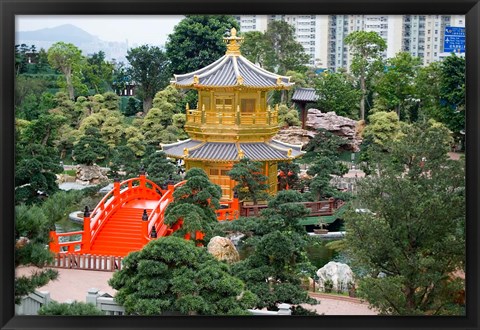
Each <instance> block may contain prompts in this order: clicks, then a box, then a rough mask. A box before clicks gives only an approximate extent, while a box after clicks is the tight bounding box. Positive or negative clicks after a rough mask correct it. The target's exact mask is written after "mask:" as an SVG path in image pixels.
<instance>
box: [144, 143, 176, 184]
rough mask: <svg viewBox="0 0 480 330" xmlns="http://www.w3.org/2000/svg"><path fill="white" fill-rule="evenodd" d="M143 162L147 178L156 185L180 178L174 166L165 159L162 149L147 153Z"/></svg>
mask: <svg viewBox="0 0 480 330" xmlns="http://www.w3.org/2000/svg"><path fill="white" fill-rule="evenodd" d="M144 162H145V169H146V171H147V174H148V178H149V179H150V180H152V181H153V182H155V183H156V184H158V185H163V184H164V183H166V182H167V181H168V180H174V181H177V180H178V179H180V176H179V175H178V174H177V168H176V166H175V165H174V164H173V163H172V161H170V160H169V159H167V156H166V155H165V153H164V152H163V151H160V152H154V153H151V154H149V155H147V157H145V159H144Z"/></svg>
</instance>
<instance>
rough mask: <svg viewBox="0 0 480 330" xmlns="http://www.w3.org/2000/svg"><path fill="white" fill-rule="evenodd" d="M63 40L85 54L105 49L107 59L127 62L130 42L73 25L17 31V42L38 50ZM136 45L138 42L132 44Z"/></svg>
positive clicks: (46, 48)
mask: <svg viewBox="0 0 480 330" xmlns="http://www.w3.org/2000/svg"><path fill="white" fill-rule="evenodd" d="M59 41H63V42H66V43H71V44H74V45H75V46H77V47H78V48H79V49H80V50H81V51H82V53H83V55H86V56H88V55H90V54H93V53H98V52H99V51H103V52H104V53H105V57H106V59H107V60H112V59H115V60H116V61H117V62H124V63H126V62H127V59H126V57H125V56H126V55H127V50H128V47H129V45H128V43H127V42H126V41H125V42H118V41H105V40H101V39H100V38H98V37H97V36H94V35H91V34H90V33H88V32H86V31H84V30H82V29H81V28H79V27H77V26H75V25H72V24H64V25H59V26H56V27H53V28H46V29H40V30H35V31H17V33H16V40H15V44H17V45H19V44H26V45H27V46H30V45H35V47H36V48H37V50H40V49H41V48H43V49H45V50H48V48H50V47H51V46H52V45H53V44H54V43H56V42H59ZM130 47H136V44H132V45H130Z"/></svg>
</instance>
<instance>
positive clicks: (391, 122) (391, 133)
mask: <svg viewBox="0 0 480 330" xmlns="http://www.w3.org/2000/svg"><path fill="white" fill-rule="evenodd" d="M368 119H369V124H368V125H367V127H365V129H364V131H363V137H364V138H365V139H371V141H372V142H373V143H375V144H376V145H378V146H379V147H381V148H384V147H385V144H387V143H388V142H390V141H396V140H397V139H398V138H399V137H400V136H401V134H402V132H401V125H400V121H399V119H398V115H397V113H396V112H394V111H390V112H385V111H379V112H375V113H373V114H371V115H370V116H369V117H368Z"/></svg>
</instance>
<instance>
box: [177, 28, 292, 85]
mask: <svg viewBox="0 0 480 330" xmlns="http://www.w3.org/2000/svg"><path fill="white" fill-rule="evenodd" d="M224 40H225V42H227V52H226V53H225V55H224V56H222V57H221V58H219V59H218V60H216V61H215V62H213V63H211V64H209V65H207V66H206V67H204V68H201V69H199V70H197V71H193V72H190V73H186V74H180V75H174V79H173V80H172V81H171V83H172V84H173V85H174V86H176V87H180V88H212V87H246V88H255V89H264V90H269V89H288V88H290V87H291V86H293V84H294V83H292V82H290V77H287V76H281V75H277V74H275V73H273V72H269V71H267V70H265V69H263V68H261V67H259V66H257V65H255V64H253V63H252V62H250V61H249V60H247V59H246V58H245V57H243V56H242V55H241V54H240V43H241V41H242V40H243V38H240V37H237V36H236V30H235V29H232V31H231V37H228V38H224Z"/></svg>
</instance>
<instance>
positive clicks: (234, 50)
mask: <svg viewBox="0 0 480 330" xmlns="http://www.w3.org/2000/svg"><path fill="white" fill-rule="evenodd" d="M223 41H224V42H225V43H226V44H227V52H226V53H225V54H231V55H240V45H241V44H242V42H243V37H237V29H235V28H232V29H231V30H230V37H224V38H223Z"/></svg>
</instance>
